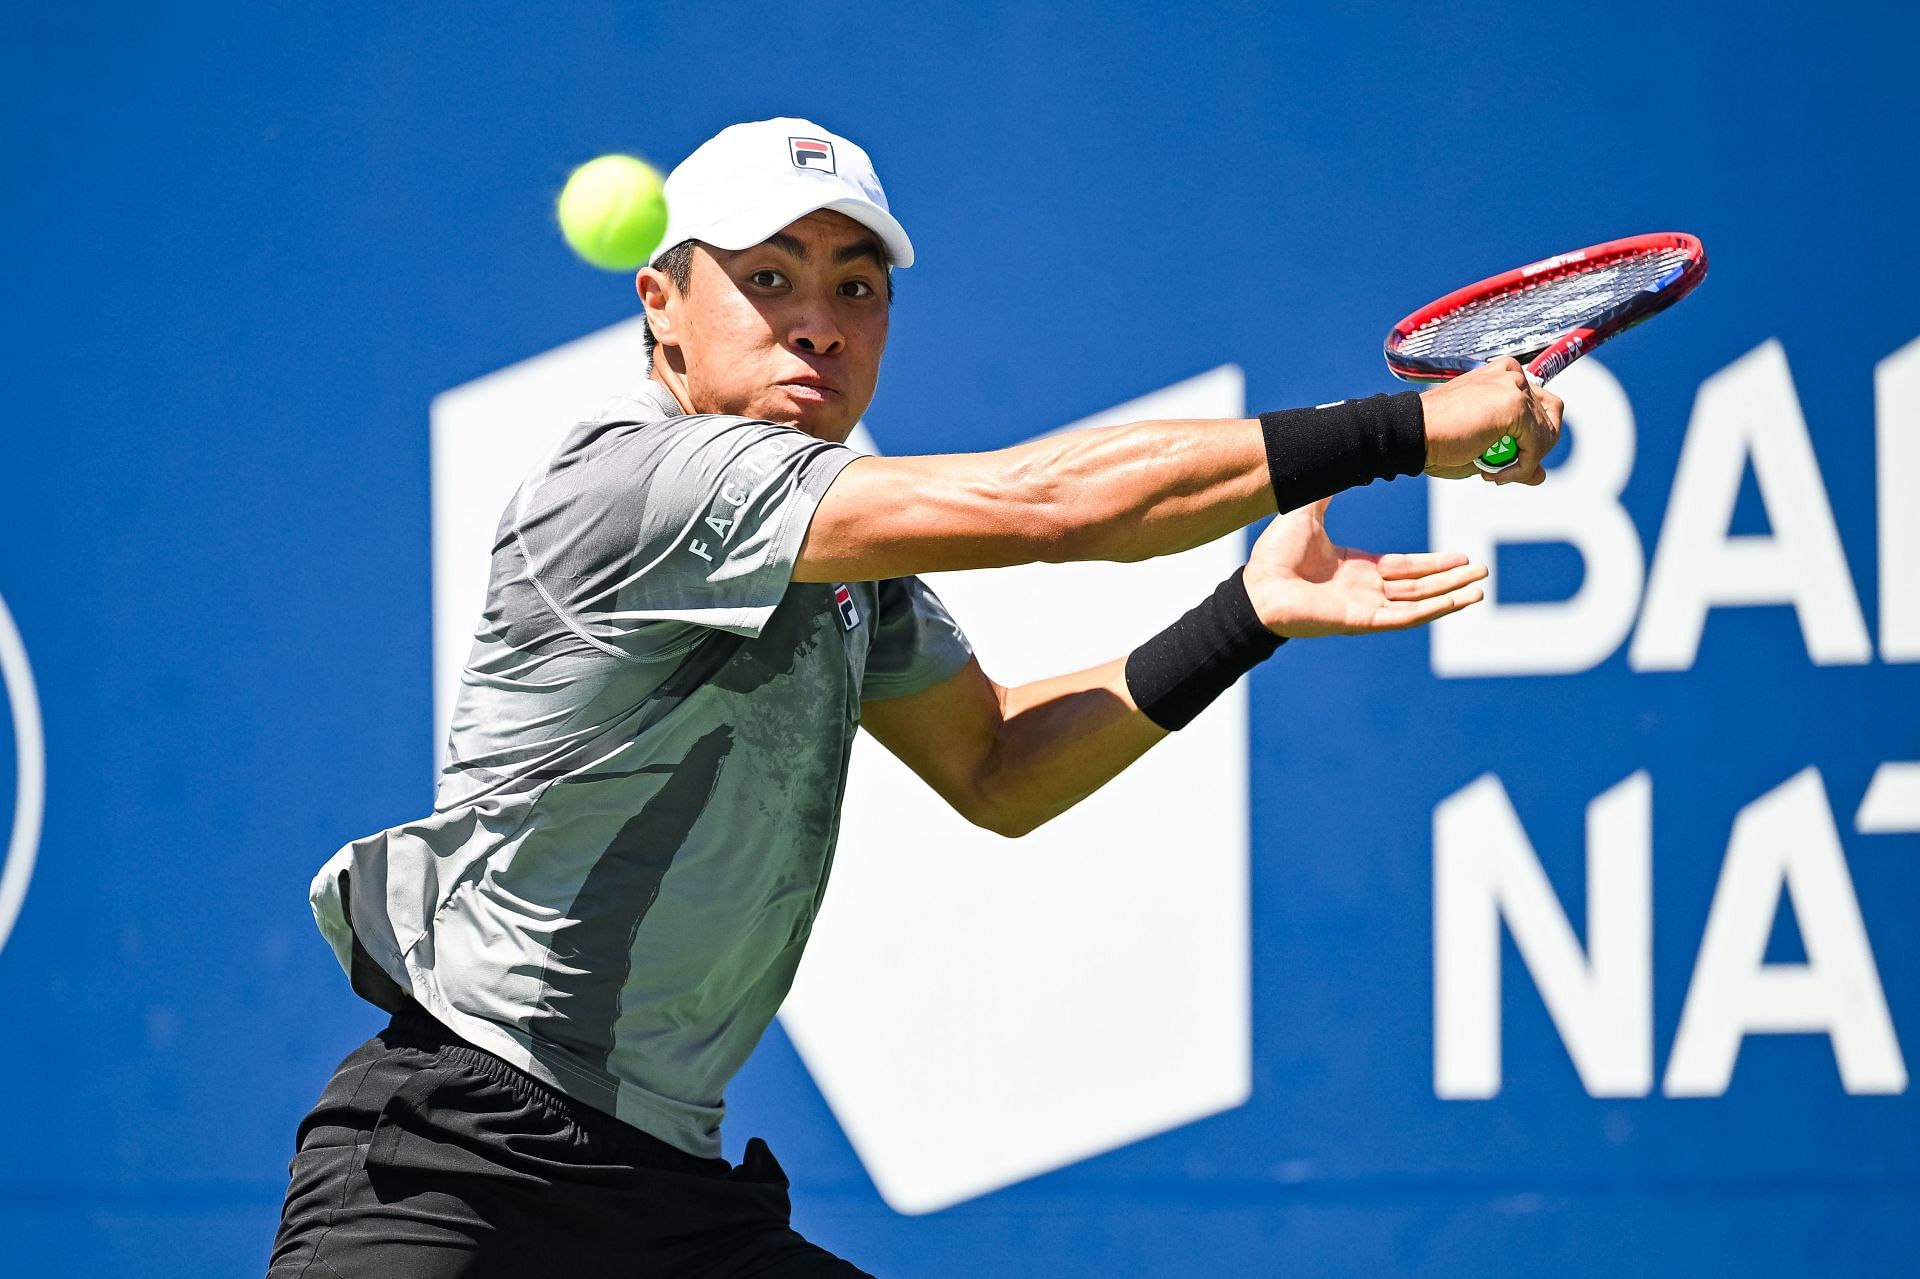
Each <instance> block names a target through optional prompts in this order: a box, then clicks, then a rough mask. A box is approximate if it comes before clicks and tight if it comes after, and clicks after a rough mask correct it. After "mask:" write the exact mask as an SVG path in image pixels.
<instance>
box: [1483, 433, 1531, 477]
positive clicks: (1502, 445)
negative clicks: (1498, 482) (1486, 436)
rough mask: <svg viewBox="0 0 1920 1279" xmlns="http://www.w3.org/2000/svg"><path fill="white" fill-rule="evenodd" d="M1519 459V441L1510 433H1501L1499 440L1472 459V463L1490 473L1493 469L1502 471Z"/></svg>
mask: <svg viewBox="0 0 1920 1279" xmlns="http://www.w3.org/2000/svg"><path fill="white" fill-rule="evenodd" d="M1519 460H1520V442H1519V441H1518V440H1516V439H1514V438H1513V437H1512V436H1511V435H1503V436H1501V437H1500V442H1499V443H1498V444H1496V445H1494V446H1493V447H1492V448H1490V449H1488V450H1487V451H1486V452H1485V453H1482V454H1481V455H1480V456H1479V457H1476V458H1474V459H1473V464H1474V465H1475V466H1477V467H1479V468H1480V469H1481V470H1483V471H1485V472H1486V473H1487V474H1488V475H1492V474H1493V473H1494V472H1495V471H1504V470H1506V469H1507V468H1508V467H1509V466H1512V465H1513V464H1514V463H1515V462H1518V461H1519Z"/></svg>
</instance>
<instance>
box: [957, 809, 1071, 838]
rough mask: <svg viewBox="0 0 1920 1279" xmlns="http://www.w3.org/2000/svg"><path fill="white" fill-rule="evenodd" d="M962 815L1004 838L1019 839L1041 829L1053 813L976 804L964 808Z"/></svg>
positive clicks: (983, 828) (982, 828) (976, 824)
mask: <svg viewBox="0 0 1920 1279" xmlns="http://www.w3.org/2000/svg"><path fill="white" fill-rule="evenodd" d="M961 816H963V817H965V818H966V819H967V820H968V821H969V822H971V823H973V824H974V825H975V826H978V827H979V828H980V829H981V830H990V831H992V832H993V833H994V834H996V835H998V836H1000V837H1001V838H1003V839H1019V838H1020V837H1021V836H1022V835H1029V834H1032V833H1033V832H1034V831H1035V830H1037V829H1039V827H1040V826H1041V825H1043V824H1044V823H1045V822H1046V820H1047V818H1048V817H1049V816H1051V814H1047V813H1033V812H1023V811H1020V810H1019V809H1016V808H1012V807H1010V806H1007V805H988V804H976V805H972V806H969V807H968V808H966V809H964V810H962V812H961Z"/></svg>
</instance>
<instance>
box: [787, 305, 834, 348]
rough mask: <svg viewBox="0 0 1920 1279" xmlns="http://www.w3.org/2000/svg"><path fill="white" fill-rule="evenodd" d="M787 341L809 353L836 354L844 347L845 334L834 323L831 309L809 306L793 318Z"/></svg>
mask: <svg viewBox="0 0 1920 1279" xmlns="http://www.w3.org/2000/svg"><path fill="white" fill-rule="evenodd" d="M787 341H789V342H791V343H792V344H793V345H794V346H796V347H798V348H799V349H800V350H802V351H805V352H807V353H808V354H810V355H838V354H840V353H841V352H842V351H843V350H845V349H846V345H847V336H846V334H845V333H843V332H841V331H840V326H839V325H838V324H836V323H834V320H833V313H832V311H831V310H829V309H828V308H825V307H809V308H808V310H807V312H806V313H805V314H803V315H801V316H799V317H798V318H796V319H795V320H794V322H793V325H792V327H791V328H790V329H789V330H788V333H787Z"/></svg>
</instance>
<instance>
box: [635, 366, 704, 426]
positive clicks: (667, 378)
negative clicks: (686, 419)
mask: <svg viewBox="0 0 1920 1279" xmlns="http://www.w3.org/2000/svg"><path fill="white" fill-rule="evenodd" d="M647 376H648V377H650V378H652V379H653V380H654V381H655V382H658V383H659V384H660V385H661V386H664V387H666V388H667V390H668V391H669V392H670V393H671V394H672V395H673V398H674V399H676V400H678V401H679V402H680V411H681V412H682V413H686V414H692V413H695V412H697V410H696V409H695V408H694V407H693V397H692V396H691V395H690V394H689V393H688V391H687V375H686V374H685V373H684V372H681V371H680V370H678V369H672V368H666V367H663V362H662V361H660V360H655V361H654V362H653V367H652V368H650V369H648V370H647Z"/></svg>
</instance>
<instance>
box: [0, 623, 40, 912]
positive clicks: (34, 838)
mask: <svg viewBox="0 0 1920 1279" xmlns="http://www.w3.org/2000/svg"><path fill="white" fill-rule="evenodd" d="M0 683H4V685H5V687H6V700H7V706H8V708H9V710H10V711H11V712H12V713H11V715H10V718H11V720H12V723H13V771H14V785H13V820H12V822H10V823H9V824H8V826H7V831H8V833H7V843H6V861H5V862H4V863H0V947H4V946H5V945H6V944H7V937H8V935H9V934H10V933H12V932H13V923H14V921H15V920H16V919H18V918H19V917H20V907H21V904H22V903H24V902H25V901H26V899H27V884H28V882H29V881H31V880H32V878H33V859H34V856H35V854H36V853H37V852H38V851H39V847H40V819H41V816H42V814H43V813H44V811H45V806H46V798H47V771H46V767H47V760H46V740H45V737H44V735H43V734H42V731H41V726H40V698H39V696H38V694H37V693H36V692H35V690H34V686H33V668H32V667H30V666H29V665H28V664H27V646H26V645H25V644H24V643H22V642H21V639H20V631H19V628H18V627H16V626H15V625H14V624H13V614H11V613H9V612H8V611H7V603H6V601H5V600H3V599H0Z"/></svg>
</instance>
